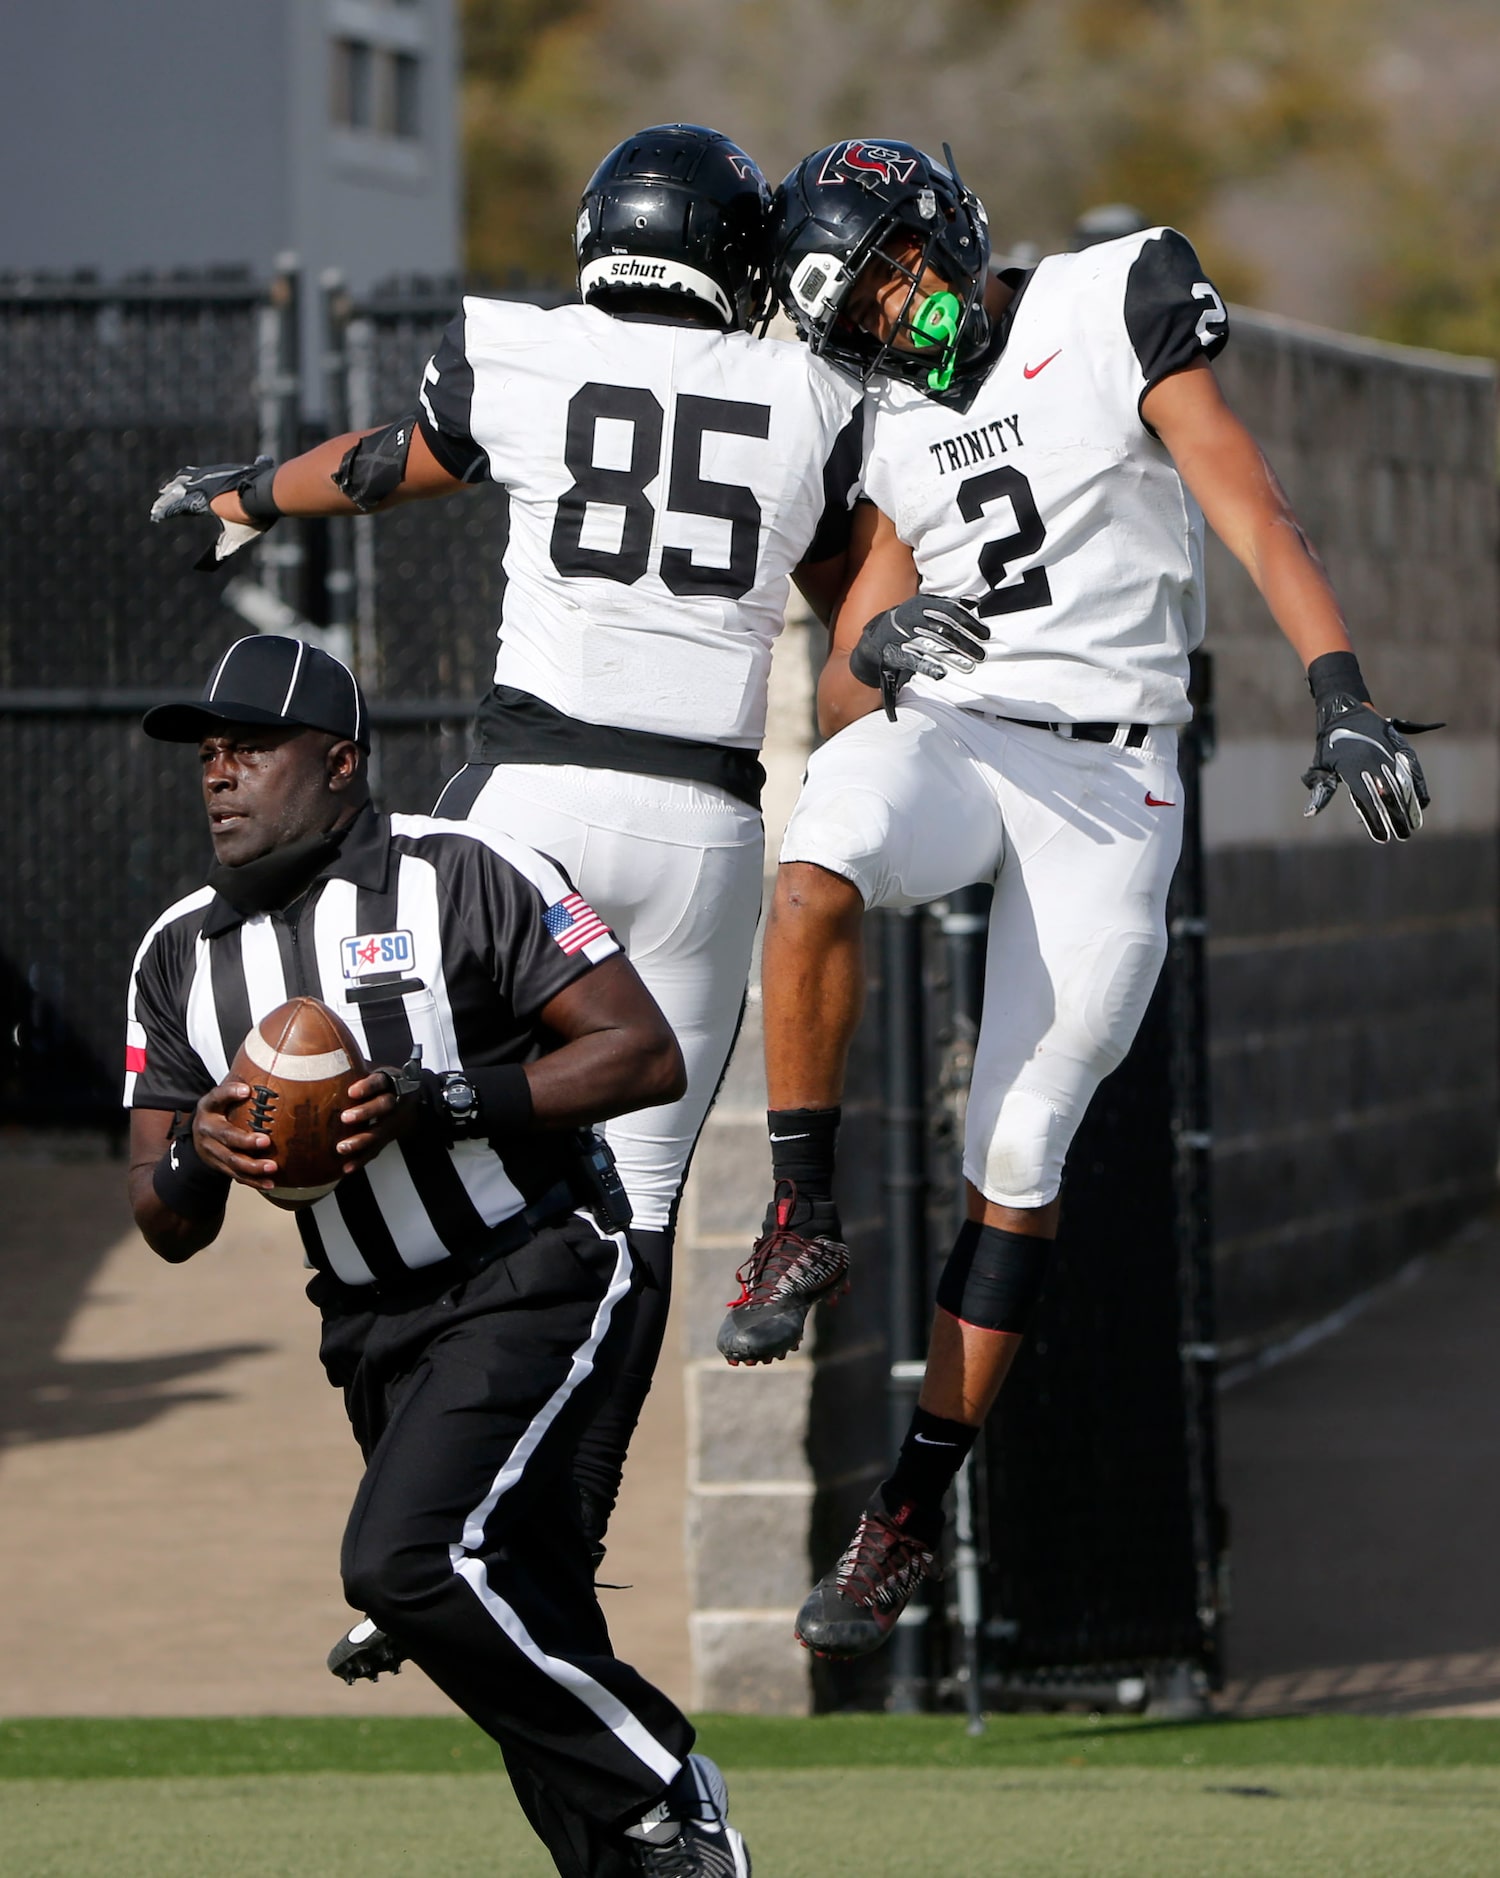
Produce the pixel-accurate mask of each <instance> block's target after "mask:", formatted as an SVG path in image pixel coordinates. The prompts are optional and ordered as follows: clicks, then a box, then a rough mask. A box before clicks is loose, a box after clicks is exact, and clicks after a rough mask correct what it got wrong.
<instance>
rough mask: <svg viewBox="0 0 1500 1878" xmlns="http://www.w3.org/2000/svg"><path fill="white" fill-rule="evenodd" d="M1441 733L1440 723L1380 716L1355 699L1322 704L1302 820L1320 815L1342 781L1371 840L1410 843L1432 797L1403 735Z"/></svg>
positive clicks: (1306, 772)
mask: <svg viewBox="0 0 1500 1878" xmlns="http://www.w3.org/2000/svg"><path fill="white" fill-rule="evenodd" d="M1441 729H1442V725H1441V724H1413V723H1410V722H1408V720H1407V719H1405V718H1402V717H1382V716H1381V715H1380V713H1379V712H1378V711H1377V710H1376V709H1375V708H1374V706H1373V705H1369V704H1366V703H1364V702H1363V701H1362V700H1361V699H1358V698H1352V697H1348V696H1338V697H1331V698H1325V699H1323V700H1322V702H1321V703H1320V704H1319V705H1318V741H1317V746H1316V748H1315V749H1314V751H1313V760H1312V767H1311V768H1310V769H1306V770H1304V771H1303V773H1302V781H1303V783H1304V785H1305V786H1306V787H1307V788H1308V789H1310V790H1311V791H1312V794H1311V795H1310V796H1309V797H1308V799H1307V807H1306V808H1305V809H1304V810H1303V811H1302V813H1303V815H1304V816H1309V815H1318V814H1321V813H1322V811H1323V810H1324V809H1325V808H1327V806H1328V804H1329V803H1330V802H1331V801H1332V800H1333V798H1334V795H1335V794H1336V792H1337V790H1338V786H1339V784H1340V783H1341V782H1342V783H1344V784H1345V785H1346V787H1347V788H1348V791H1349V799H1350V801H1351V802H1352V803H1353V804H1354V806H1355V808H1356V809H1358V811H1359V816H1360V820H1361V821H1362V822H1363V823H1364V825H1365V827H1366V828H1367V829H1368V830H1369V833H1370V839H1371V840H1372V841H1409V840H1410V839H1411V837H1412V836H1413V835H1414V834H1415V833H1416V832H1417V830H1418V829H1419V828H1420V827H1421V826H1422V811H1423V809H1425V808H1426V807H1427V806H1428V804H1429V803H1430V802H1431V800H1432V798H1431V796H1430V795H1429V794H1428V790H1427V779H1426V777H1425V776H1423V774H1422V765H1421V764H1420V763H1419V762H1418V761H1417V753H1416V751H1415V750H1413V749H1412V747H1411V745H1410V744H1409V743H1408V742H1407V741H1406V738H1405V737H1404V736H1402V734H1401V733H1402V732H1403V731H1408V732H1410V733H1412V734H1413V735H1415V734H1416V733H1417V732H1418V731H1423V730H1441Z"/></svg>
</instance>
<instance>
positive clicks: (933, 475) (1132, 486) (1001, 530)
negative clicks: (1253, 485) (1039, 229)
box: [863, 228, 1228, 724]
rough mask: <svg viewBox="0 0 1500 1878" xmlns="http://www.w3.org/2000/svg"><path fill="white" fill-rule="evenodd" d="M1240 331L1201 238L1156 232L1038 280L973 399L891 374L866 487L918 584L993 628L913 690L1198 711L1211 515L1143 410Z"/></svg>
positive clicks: (1071, 257) (1084, 712)
mask: <svg viewBox="0 0 1500 1878" xmlns="http://www.w3.org/2000/svg"><path fill="white" fill-rule="evenodd" d="M1227 330H1228V315H1227V313H1226V312H1225V308H1224V303H1223V301H1222V300H1221V299H1220V297H1219V295H1218V292H1217V290H1216V289H1215V288H1214V287H1213V285H1212V283H1211V282H1210V281H1209V280H1208V279H1207V277H1206V276H1205V275H1204V273H1203V271H1202V268H1201V266H1200V264H1199V262H1198V259H1197V256H1196V255H1195V254H1194V252H1193V249H1192V246H1191V245H1190V243H1188V242H1187V241H1186V240H1185V239H1184V238H1183V236H1181V235H1180V234H1178V233H1177V232H1176V231H1175V230H1173V229H1161V228H1158V229H1150V230H1148V231H1146V232H1145V233H1144V234H1138V235H1129V236H1126V237H1125V238H1124V239H1123V240H1120V241H1112V242H1103V243H1101V244H1100V245H1099V246H1097V247H1094V248H1089V249H1085V250H1084V251H1083V252H1082V253H1080V254H1062V255H1052V256H1049V257H1048V258H1047V259H1046V260H1044V261H1042V262H1041V263H1040V264H1039V265H1038V266H1037V268H1036V269H1035V270H1034V271H1033V273H1032V274H1030V275H1029V276H1027V277H1025V279H1024V281H1023V282H1022V284H1021V292H1020V295H1019V298H1018V299H1017V300H1016V301H1015V302H1014V303H1013V305H1012V307H1011V309H1010V312H1009V313H1008V315H1007V316H1006V322H1005V324H1004V326H1003V328H1002V332H1001V335H1000V337H999V341H998V345H997V351H996V354H995V356H994V358H993V359H992V362H991V364H990V367H989V370H988V373H987V375H986V376H985V378H984V380H983V382H982V383H981V384H980V386H979V388H978V390H977V391H976V392H975V393H974V395H973V397H972V399H971V400H970V401H969V403H968V404H967V405H966V406H965V407H964V408H963V409H961V410H960V409H957V408H955V407H954V406H953V405H951V404H945V403H939V402H937V401H935V400H933V399H930V398H926V397H923V396H922V395H921V393H920V392H918V391H916V390H915V389H914V388H913V387H910V386H906V385H901V384H897V383H895V382H893V381H885V382H883V383H881V385H880V386H879V388H878V390H876V391H875V392H874V393H873V394H872V397H871V415H870V420H869V428H868V436H867V442H866V453H865V463H864V470H863V486H864V493H865V494H866V495H867V496H868V497H869V498H870V500H871V501H873V502H874V503H876V504H877V506H878V507H880V508H881V509H882V510H884V511H885V513H886V514H887V515H888V516H889V517H890V518H891V520H892V522H893V523H894V524H895V528H896V532H897V534H898V535H899V536H900V537H901V539H902V540H903V541H905V542H906V543H908V545H909V546H910V547H911V549H912V552H913V555H914V558H915V560H916V564H917V572H918V576H919V578H920V581H921V584H922V588H923V590H924V591H926V592H930V593H939V594H944V595H946V596H948V597H949V598H951V599H955V600H962V601H964V602H965V603H966V604H968V605H970V606H972V607H973V608H974V610H975V611H976V612H977V613H978V614H979V616H980V617H981V618H982V619H983V620H984V621H985V623H986V624H987V625H988V627H989V629H990V640H989V644H988V647H987V649H986V656H985V659H984V662H983V663H982V664H981V665H980V666H979V667H978V668H977V669H976V670H975V671H974V672H973V673H971V674H968V675H965V676H959V675H949V676H948V677H946V678H944V679H943V680H942V681H941V682H938V681H935V680H932V679H927V678H915V679H913V680H912V684H913V686H914V687H915V688H916V689H917V690H919V691H930V692H931V693H932V695H933V696H939V697H943V698H946V699H948V700H949V701H951V702H955V703H961V704H964V703H966V704H971V705H973V706H974V707H976V708H987V709H993V710H995V711H997V712H999V713H1001V714H1003V715H1008V716H1015V717H1027V718H1041V719H1049V720H1050V719H1066V720H1072V721H1077V722H1088V721H1106V722H1110V721H1112V722H1133V723H1151V724H1178V723H1184V722H1186V721H1187V718H1188V717H1189V715H1190V712H1189V708H1188V703H1187V656H1188V653H1189V652H1190V651H1191V649H1192V648H1193V647H1194V646H1195V645H1197V644H1198V642H1199V640H1200V639H1201V638H1202V635H1203V610H1204V609H1203V517H1202V514H1201V512H1200V511H1199V509H1198V506H1197V504H1196V503H1195V502H1194V501H1193V499H1192V497H1191V495H1190V494H1189V493H1188V491H1187V489H1186V488H1185V486H1184V484H1183V482H1182V479H1181V477H1180V476H1179V475H1178V473H1177V469H1176V466H1175V465H1174V463H1173V462H1172V458H1171V456H1170V454H1169V453H1168V451H1167V450H1166V449H1165V447H1164V446H1163V445H1162V444H1161V443H1160V441H1159V440H1158V439H1157V438H1156V437H1155V435H1154V434H1153V433H1152V431H1151V430H1150V428H1149V426H1148V425H1147V424H1146V423H1145V421H1144V419H1143V418H1142V416H1141V409H1140V407H1141V401H1142V400H1143V399H1144V398H1145V396H1146V394H1147V392H1149V391H1150V390H1151V388H1152V387H1153V386H1154V385H1157V384H1159V383H1160V382H1161V381H1162V379H1163V378H1166V377H1168V376H1169V375H1170V374H1171V373H1173V372H1177V371H1181V370H1182V369H1184V368H1185V367H1186V366H1188V365H1190V364H1191V363H1192V362H1193V361H1194V360H1195V359H1197V358H1201V357H1208V358H1211V357H1213V356H1214V354H1215V353H1217V352H1218V351H1219V350H1220V349H1221V348H1222V346H1223V344H1224V341H1225V338H1226V336H1227Z"/></svg>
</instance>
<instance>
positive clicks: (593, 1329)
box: [448, 1232, 682, 1780]
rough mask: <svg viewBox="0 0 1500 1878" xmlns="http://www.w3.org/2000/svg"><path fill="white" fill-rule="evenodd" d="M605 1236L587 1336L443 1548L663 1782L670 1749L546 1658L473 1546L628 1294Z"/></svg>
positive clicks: (622, 1253)
mask: <svg viewBox="0 0 1500 1878" xmlns="http://www.w3.org/2000/svg"><path fill="white" fill-rule="evenodd" d="M610 1237H611V1238H612V1239H613V1240H614V1245H615V1269H614V1272H613V1274H612V1276H611V1278H610V1281H609V1286H608V1288H607V1289H606V1291H605V1293H604V1296H603V1297H602V1298H601V1299H600V1300H599V1308H598V1310H597V1311H596V1312H595V1313H594V1321H593V1323H592V1325H591V1326H590V1327H589V1334H588V1336H587V1337H586V1338H585V1339H584V1341H583V1343H582V1344H581V1345H580V1346H579V1348H578V1349H577V1350H576V1351H575V1352H574V1353H573V1360H572V1362H571V1363H570V1364H569V1366H568V1373H567V1375H566V1377H564V1379H563V1381H562V1382H561V1383H560V1384H559V1386H558V1387H557V1388H556V1389H555V1390H554V1391H553V1393H552V1394H551V1395H550V1396H549V1397H548V1399H547V1400H546V1402H544V1403H543V1405H542V1407H541V1408H540V1409H539V1410H538V1411H537V1413H536V1414H535V1415H534V1416H533V1417H532V1419H531V1421H530V1423H529V1424H528V1426H527V1428H526V1430H525V1432H524V1433H523V1434H522V1436H521V1438H520V1440H519V1441H517V1442H516V1444H515V1446H514V1447H513V1448H512V1449H511V1451H510V1453H509V1455H507V1457H506V1461H505V1465H504V1466H503V1467H502V1468H501V1469H500V1472H499V1473H498V1474H496V1476H495V1478H494V1480H493V1481H492V1482H491V1483H490V1490H489V1492H488V1493H487V1494H486V1495H485V1496H484V1498H483V1499H482V1500H481V1501H480V1502H479V1505H478V1506H476V1507H475V1509H474V1511H473V1512H472V1513H470V1514H469V1516H468V1518H467V1519H466V1520H465V1521H464V1534H463V1543H462V1544H461V1545H454V1546H450V1547H449V1548H448V1556H449V1558H450V1559H451V1560H452V1563H453V1570H454V1574H455V1576H457V1577H459V1578H462V1579H463V1580H464V1582H465V1583H466V1584H467V1585H468V1587H469V1589H470V1590H471V1591H472V1592H473V1593H474V1595H475V1596H476V1597H477V1598H478V1599H479V1601H480V1603H481V1604H482V1605H483V1606H484V1608H485V1610H486V1611H488V1612H489V1614H490V1616H491V1617H492V1618H493V1619H494V1620H495V1622H496V1623H497V1624H498V1625H499V1627H500V1628H501V1630H503V1631H504V1632H505V1634H506V1636H507V1637H508V1638H509V1639H510V1641H511V1642H512V1643H513V1644H514V1645H515V1646H516V1648H517V1649H518V1650H519V1651H520V1652H521V1654H522V1655H523V1656H524V1657H525V1658H526V1659H527V1661H528V1662H530V1663H533V1664H535V1666H536V1667H537V1668H538V1669H539V1670H541V1672H542V1674H543V1675H544V1676H547V1677H550V1679H551V1680H552V1681H553V1682H555V1683H557V1684H558V1685H559V1686H560V1687H562V1688H564V1689H567V1690H568V1691H569V1692H570V1693H571V1694H572V1695H575V1696H577V1698H578V1700H579V1701H580V1702H582V1703H583V1704H584V1706H585V1707H586V1708H588V1709H591V1710H592V1711H593V1713H594V1714H595V1715H597V1716H598V1718H599V1720H600V1721H601V1722H603V1724H604V1726H605V1727H606V1728H608V1730H609V1731H610V1733H611V1734H612V1735H613V1736H614V1737H615V1739H616V1740H617V1741H618V1742H619V1743H620V1744H621V1746H622V1747H625V1748H628V1749H629V1750H630V1752H631V1753H632V1754H633V1755H634V1756H635V1757H636V1759H637V1760H638V1761H640V1762H641V1763H642V1764H643V1765H644V1766H646V1767H649V1768H650V1769H651V1772H652V1773H653V1774H655V1775H657V1776H658V1777H659V1778H660V1779H662V1780H671V1779H672V1778H673V1777H674V1776H675V1775H676V1773H677V1772H678V1770H679V1768H680V1767H681V1766H682V1763H681V1761H679V1760H678V1759H677V1757H676V1755H675V1754H670V1753H668V1751H667V1750H666V1749H665V1748H664V1747H663V1746H662V1744H661V1743H660V1742H659V1741H658V1740H657V1739H656V1736H655V1735H653V1734H652V1733H651V1731H650V1729H648V1728H647V1727H646V1726H645V1724H644V1723H643V1722H640V1721H638V1720H637V1719H636V1717H635V1716H634V1715H632V1714H631V1712H630V1710H629V1709H628V1708H626V1706H625V1704H624V1703H623V1702H622V1701H621V1700H620V1698H619V1697H618V1696H617V1695H613V1694H611V1693H610V1691H609V1690H608V1689H606V1688H605V1687H604V1686H603V1685H602V1684H601V1683H597V1682H595V1680H594V1678H593V1677H592V1676H590V1675H588V1674H586V1673H585V1671H583V1670H581V1669H579V1668H578V1666H577V1665H576V1664H575V1663H569V1662H565V1661H564V1660H563V1659H562V1658H561V1657H556V1656H549V1655H548V1654H547V1652H546V1651H545V1650H544V1649H543V1648H542V1646H541V1645H540V1644H539V1643H538V1642H537V1641H536V1639H535V1638H534V1637H533V1636H532V1635H531V1634H530V1632H529V1631H528V1630H527V1628H526V1626H525V1625H524V1624H523V1623H522V1622H521V1619H520V1617H519V1615H518V1614H517V1612H516V1611H515V1609H514V1608H513V1607H512V1606H511V1605H510V1604H507V1603H506V1601H505V1599H504V1598H502V1597H501V1596H500V1594H499V1593H498V1592H497V1591H496V1590H495V1588H494V1586H493V1585H492V1584H491V1583H490V1581H489V1574H488V1572H487V1571H486V1570H485V1564H484V1560H483V1559H482V1558H475V1557H474V1556H473V1554H474V1552H475V1551H477V1549H478V1548H479V1547H480V1546H482V1545H483V1544H484V1528H485V1523H486V1521H487V1520H488V1519H489V1517H490V1515H491V1513H493V1512H494V1510H495V1506H496V1504H497V1502H498V1501H499V1499H500V1497H501V1495H502V1494H504V1493H506V1492H507V1491H508V1490H509V1489H510V1488H511V1487H513V1486H514V1485H515V1484H516V1482H517V1481H518V1480H519V1479H520V1478H521V1475H522V1473H523V1472H524V1471H525V1468H526V1463H527V1462H528V1461H529V1460H530V1459H531V1456H532V1455H533V1454H534V1453H535V1452H536V1450H537V1447H538V1445H539V1444H540V1442H541V1440H542V1437H543V1436H544V1435H545V1434H546V1433H547V1430H548V1429H549V1428H550V1427H551V1426H552V1424H553V1423H554V1422H555V1421H556V1420H557V1417H558V1415H559V1414H560V1413H561V1412H562V1409H563V1408H564V1406H565V1405H566V1403H567V1401H568V1399H569V1397H570V1396H571V1395H572V1394H573V1393H574V1391H575V1390H576V1389H577V1388H578V1387H579V1385H580V1384H581V1383H583V1382H586V1381H587V1380H588V1378H589V1377H590V1376H591V1375H592V1374H593V1373H594V1359H595V1357H596V1356H597V1355H598V1352H599V1346H600V1344H601V1343H602V1342H603V1341H604V1338H605V1336H606V1335H607V1334H608V1331H609V1326H610V1321H611V1319H612V1318H613V1316H614V1313H615V1307H616V1306H617V1305H618V1304H619V1303H620V1301H621V1300H622V1299H623V1298H625V1297H627V1296H628V1295H629V1292H630V1282H631V1255H630V1247H629V1246H628V1245H627V1243H626V1240H625V1235H624V1233H619V1232H617V1233H612V1234H611V1235H610Z"/></svg>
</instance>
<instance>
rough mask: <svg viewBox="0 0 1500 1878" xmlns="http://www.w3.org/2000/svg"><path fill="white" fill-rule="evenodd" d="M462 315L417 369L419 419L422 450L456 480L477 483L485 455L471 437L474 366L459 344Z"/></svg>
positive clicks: (461, 342)
mask: <svg viewBox="0 0 1500 1878" xmlns="http://www.w3.org/2000/svg"><path fill="white" fill-rule="evenodd" d="M464 325H465V321H464V315H463V314H462V313H460V314H458V316H457V317H456V318H455V319H453V320H451V321H450V322H449V325H448V330H447V331H446V332H445V333H444V334H443V338H442V343H441V344H440V345H439V346H438V349H437V351H436V352H434V353H433V355H432V357H431V358H430V359H429V360H428V361H427V365H426V369H425V370H424V371H423V373H422V390H421V397H420V403H421V410H420V411H419V413H418V421H419V422H420V423H421V426H422V436H423V438H424V439H425V441H426V444H427V448H428V449H429V450H430V451H431V452H432V454H433V455H434V456H435V457H436V458H437V460H438V462H439V463H441V464H442V466H443V468H444V469H445V470H447V472H448V474H449V475H450V476H456V477H458V479H459V481H460V482H466V483H482V482H484V481H485V479H486V478H487V477H488V475H489V473H490V465H489V459H488V457H487V456H486V455H485V453H484V451H483V450H481V449H480V447H479V445H478V444H477V443H476V442H475V441H474V430H473V424H474V367H473V366H472V365H471V364H470V363H469V355H468V353H467V351H466V350H465V346H464Z"/></svg>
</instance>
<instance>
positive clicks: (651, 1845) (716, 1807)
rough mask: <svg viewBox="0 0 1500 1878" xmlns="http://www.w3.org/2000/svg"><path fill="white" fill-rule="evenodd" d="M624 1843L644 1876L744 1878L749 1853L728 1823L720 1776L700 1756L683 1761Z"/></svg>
mask: <svg viewBox="0 0 1500 1878" xmlns="http://www.w3.org/2000/svg"><path fill="white" fill-rule="evenodd" d="M625 1842H626V1844H627V1846H628V1847H629V1848H630V1853H631V1856H632V1857H633V1858H634V1860H635V1865H636V1870H637V1871H639V1872H641V1873H642V1874H643V1875H644V1878H750V1850H749V1847H748V1846H747V1845H746V1844H745V1841H744V1840H743V1838H741V1836H740V1834H739V1833H737V1832H736V1831H735V1829H734V1827H733V1826H731V1825H730V1823H729V1791H728V1789H727V1788H726V1787H725V1785H724V1776H723V1775H722V1774H721V1773H720V1772H719V1770H718V1768H717V1767H715V1766H714V1764H713V1762H712V1761H711V1760H709V1759H708V1757H707V1755H704V1754H690V1755H689V1756H688V1757H687V1759H686V1760H685V1761H684V1762H683V1764H682V1772H681V1773H680V1774H679V1775H678V1776H677V1778H676V1779H675V1780H674V1781H673V1782H672V1784H671V1786H670V1787H668V1789H667V1792H666V1796H665V1797H664V1798H663V1800H662V1802H661V1804H660V1805H659V1806H654V1807H653V1808H652V1809H651V1811H650V1812H649V1813H647V1814H646V1816H645V1818H644V1819H641V1820H638V1821H637V1823H636V1824H635V1825H634V1826H631V1827H630V1828H629V1829H628V1831H627V1832H626V1834H625Z"/></svg>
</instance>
